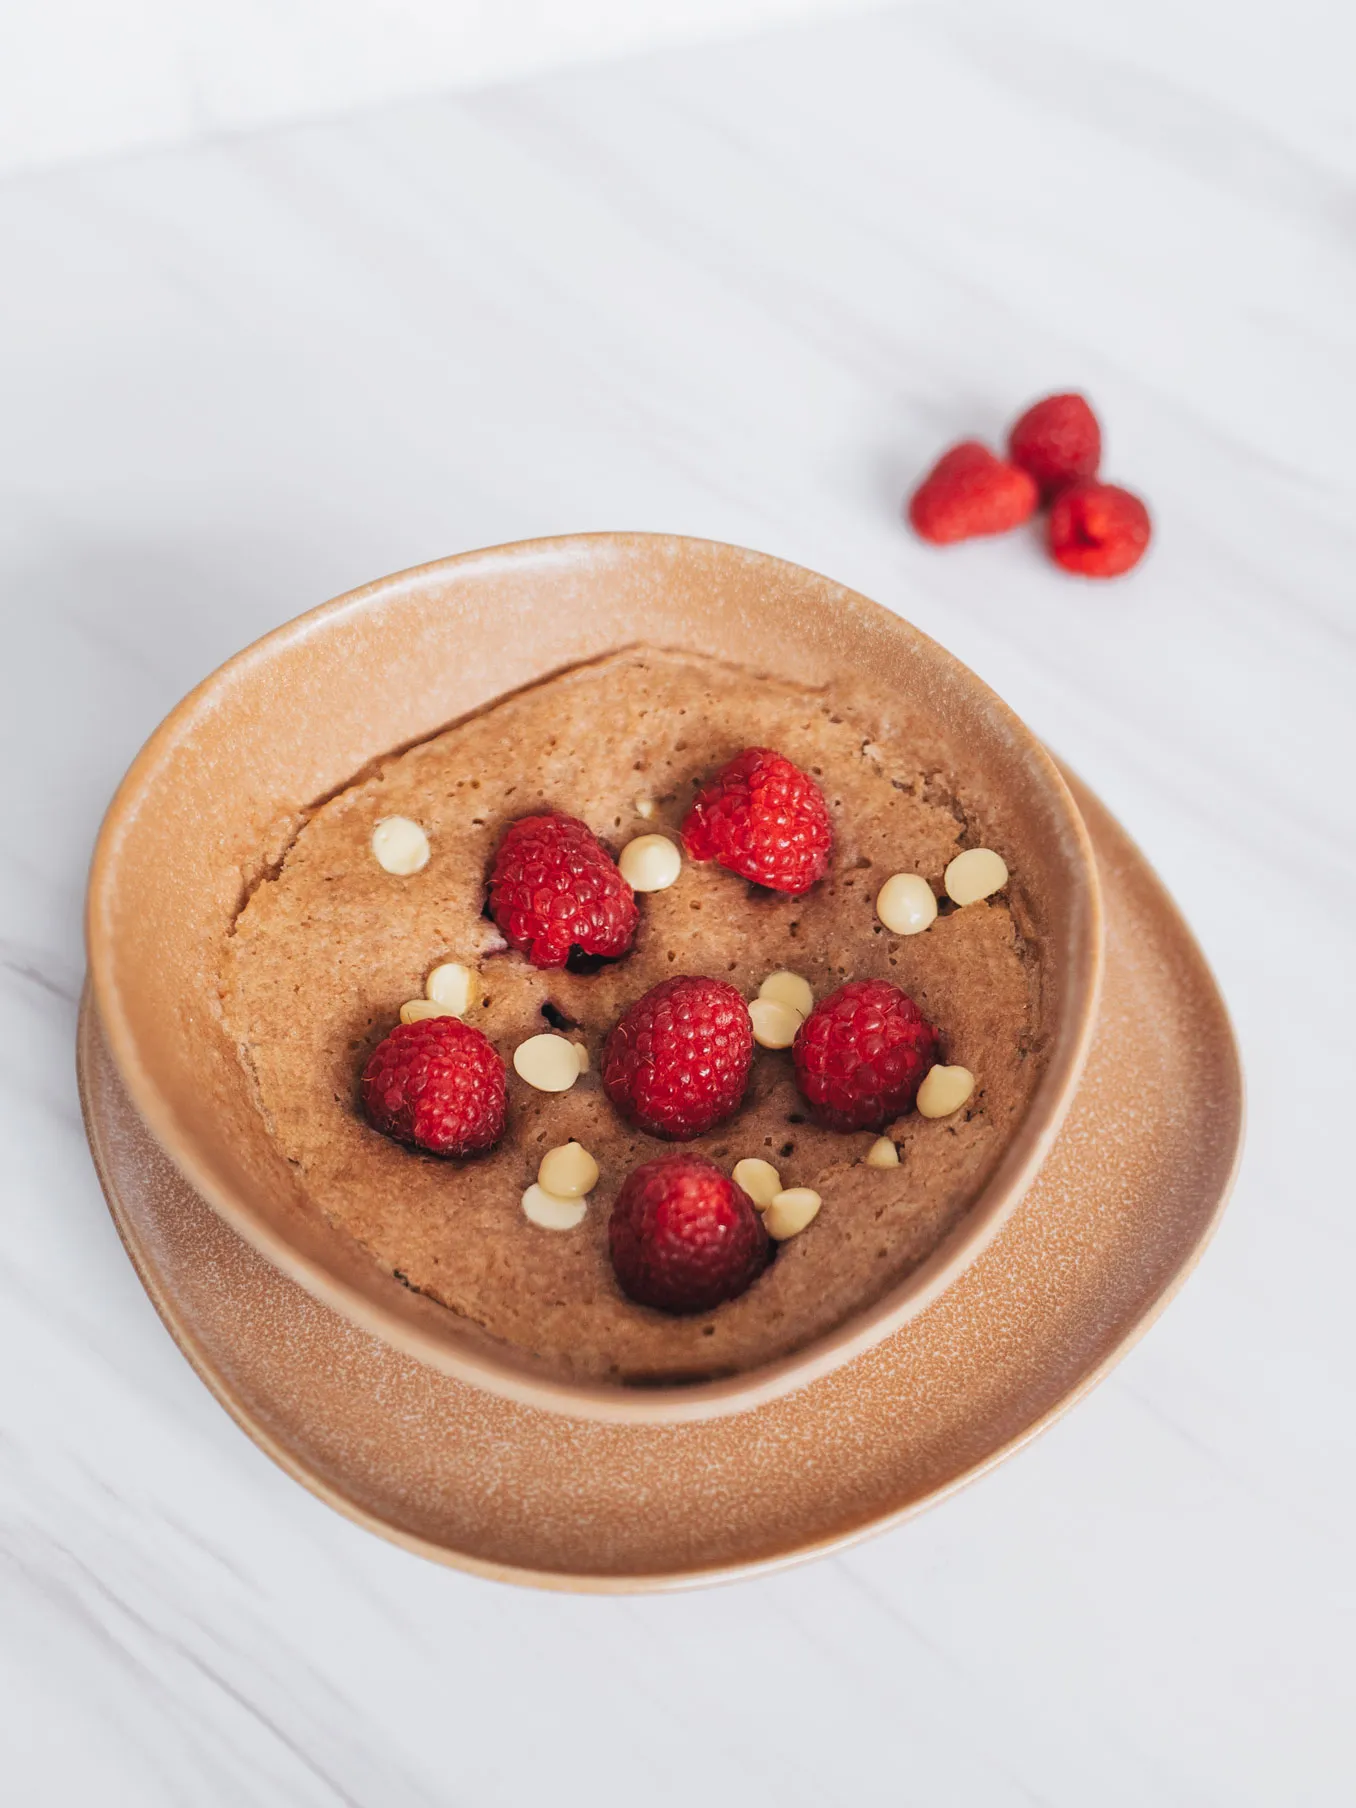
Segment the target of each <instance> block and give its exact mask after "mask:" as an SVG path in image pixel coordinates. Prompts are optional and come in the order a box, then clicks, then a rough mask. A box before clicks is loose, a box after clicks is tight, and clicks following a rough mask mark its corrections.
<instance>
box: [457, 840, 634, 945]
mask: <svg viewBox="0 0 1356 1808" xmlns="http://www.w3.org/2000/svg"><path fill="white" fill-rule="evenodd" d="M489 890H490V896H489V903H490V915H491V916H492V917H493V918H494V920H495V922H496V923H497V924H498V925H499V928H500V930H501V932H502V934H503V935H504V938H505V939H506V941H507V942H508V944H509V946H510V947H511V948H516V949H518V950H519V952H520V953H523V954H526V956H527V958H528V959H529V960H530V961H531V963H532V965H533V966H534V967H563V966H564V965H565V963H566V961H567V960H568V959H569V958H570V955H571V953H572V951H574V950H576V949H577V950H578V951H579V952H580V953H581V954H586V955H594V956H601V957H602V958H604V959H607V960H615V959H616V958H617V957H618V956H619V955H622V954H625V953H626V951H627V949H628V948H629V947H630V946H631V943H632V941H633V940H634V939H635V933H636V925H637V923H638V922H639V920H640V913H639V911H638V909H637V907H636V899H635V893H634V892H633V891H632V890H631V887H630V886H629V885H628V884H627V883H626V881H625V879H623V878H622V876H621V873H620V872H619V871H618V870H617V863H616V861H615V860H613V858H612V856H611V855H610V854H609V853H608V851H607V849H606V848H605V847H604V846H603V845H602V843H601V842H600V841H599V840H598V838H597V836H596V835H595V834H594V833H593V831H592V829H590V828H589V827H588V825H587V824H586V823H583V822H580V820H579V819H578V817H576V816H561V815H555V814H552V815H547V816H524V817H523V818H522V820H521V821H519V822H515V823H511V824H510V825H509V827H508V829H507V830H506V831H505V833H504V839H503V840H502V841H501V842H500V843H499V848H498V851H497V853H496V854H495V857H494V864H493V866H492V867H491V869H490V887H489Z"/></svg>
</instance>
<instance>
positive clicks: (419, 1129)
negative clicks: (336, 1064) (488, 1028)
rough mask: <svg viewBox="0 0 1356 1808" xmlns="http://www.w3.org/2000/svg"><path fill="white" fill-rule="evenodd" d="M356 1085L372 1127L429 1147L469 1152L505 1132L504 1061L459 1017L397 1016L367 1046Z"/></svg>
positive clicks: (443, 1151) (434, 1151)
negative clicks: (416, 1018)
mask: <svg viewBox="0 0 1356 1808" xmlns="http://www.w3.org/2000/svg"><path fill="white" fill-rule="evenodd" d="M359 1090H360V1092H361V1095H362V1102H363V1110H364V1111H365V1112H366V1113H367V1119H368V1122H369V1123H370V1124H371V1125H372V1126H373V1128H374V1129H376V1130H380V1131H382V1132H384V1134H385V1135H387V1136H393V1137H394V1138H395V1139H396V1141H397V1142H400V1143H413V1144H414V1146H415V1148H416V1149H427V1150H428V1151H429V1153H430V1154H432V1155H474V1154H475V1152H476V1151H477V1150H478V1149H488V1148H489V1147H490V1145H491V1143H496V1142H498V1140H499V1138H500V1137H501V1136H502V1135H503V1133H504V1117H505V1113H506V1109H507V1099H508V1082H507V1076H506V1075H505V1073H504V1063H503V1062H502V1061H501V1060H500V1059H499V1056H498V1055H497V1054H496V1053H495V1051H494V1047H493V1045H492V1044H491V1043H490V1042H489V1040H488V1039H487V1038H486V1037H484V1036H482V1035H481V1033H480V1031H479V1030H474V1029H472V1028H471V1026H470V1025H469V1024H466V1023H463V1022H462V1021H461V1019H460V1018H458V1017H423V1018H421V1019H419V1021H418V1022H416V1023H401V1024H398V1025H397V1026H396V1028H395V1029H393V1030H392V1031H391V1033H390V1035H389V1036H387V1037H386V1038H385V1039H384V1040H383V1041H381V1042H379V1043H378V1044H377V1046H376V1047H375V1048H374V1049H373V1051H372V1054H371V1057H370V1058H369V1060H368V1063H367V1066H366V1067H365V1068H364V1069H363V1077H362V1080H361V1082H360V1086H359Z"/></svg>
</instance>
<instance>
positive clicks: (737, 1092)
mask: <svg viewBox="0 0 1356 1808" xmlns="http://www.w3.org/2000/svg"><path fill="white" fill-rule="evenodd" d="M752 1060H753V1026H752V1024H751V1023H750V1022H749V1007H748V1005H747V1004H745V1002H744V999H743V996H742V994H741V993H739V992H737V991H736V990H735V988H734V987H733V986H731V985H727V984H726V983H725V981H724V980H723V979H693V978H689V977H686V976H682V977H679V978H677V979H666V980H664V981H663V983H662V984H660V985H657V986H652V987H651V989H650V990H649V991H648V992H647V993H646V994H645V996H644V997H643V998H638V999H637V1000H636V1002H635V1003H634V1004H633V1005H632V1006H631V1008H630V1010H629V1011H628V1012H627V1013H626V1015H625V1016H624V1017H623V1018H622V1020H621V1022H620V1023H619V1024H617V1026H616V1028H615V1029H614V1030H613V1031H612V1034H611V1035H610V1036H609V1037H608V1039H607V1043H606V1045H605V1047H604V1049H603V1061H602V1076H603V1091H604V1092H605V1093H606V1094H607V1096H608V1098H609V1099H611V1101H612V1103H613V1104H614V1105H615V1106H616V1108H617V1110H618V1111H620V1112H621V1114H622V1116H623V1117H624V1118H627V1119H628V1120H629V1121H630V1122H631V1123H633V1124H635V1125H636V1126H637V1127H638V1128H639V1129H641V1130H646V1131H648V1132H649V1134H650V1135H651V1136H662V1137H665V1138H667V1140H668V1141H670V1142H675V1143H681V1142H686V1141H687V1140H688V1138H689V1137H692V1136H700V1135H701V1133H702V1131H703V1130H709V1129H710V1128H711V1126H712V1125H713V1124H718V1123H719V1122H720V1121H721V1119H722V1118H726V1117H729V1115H730V1113H731V1112H732V1111H734V1110H736V1109H737V1108H738V1106H739V1102H740V1100H741V1099H742V1098H743V1097H744V1088H745V1087H746V1086H747V1085H748V1081H749V1064H750V1063H751V1062H752Z"/></svg>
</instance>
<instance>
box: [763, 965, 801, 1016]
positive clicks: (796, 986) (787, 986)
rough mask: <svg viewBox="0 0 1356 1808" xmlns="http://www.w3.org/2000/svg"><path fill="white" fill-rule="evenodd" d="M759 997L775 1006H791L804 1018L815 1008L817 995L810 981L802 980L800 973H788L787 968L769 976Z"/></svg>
mask: <svg viewBox="0 0 1356 1808" xmlns="http://www.w3.org/2000/svg"><path fill="white" fill-rule="evenodd" d="M758 996H759V997H760V998H770V999H772V1000H773V1002H774V1003H775V1004H789V1005H790V1006H791V1009H792V1010H793V1011H799V1012H800V1014H801V1016H802V1017H808V1016H809V1015H810V1012H811V1011H812V1010H814V1008H815V995H814V993H813V992H812V991H811V990H810V982H809V980H808V979H802V978H801V976H800V974H799V973H788V972H787V970H786V968H785V967H783V968H781V969H780V970H779V971H778V972H776V973H769V974H768V976H767V978H766V979H765V980H764V981H763V983H762V985H761V986H759V988H758Z"/></svg>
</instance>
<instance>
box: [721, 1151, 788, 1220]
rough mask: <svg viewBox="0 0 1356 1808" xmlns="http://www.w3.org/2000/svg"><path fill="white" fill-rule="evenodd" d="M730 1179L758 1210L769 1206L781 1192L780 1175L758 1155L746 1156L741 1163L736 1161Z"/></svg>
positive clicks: (768, 1162)
mask: <svg viewBox="0 0 1356 1808" xmlns="http://www.w3.org/2000/svg"><path fill="white" fill-rule="evenodd" d="M730 1178H731V1179H732V1180H733V1181H734V1183H735V1185H736V1186H740V1187H743V1189H744V1191H745V1192H746V1193H747V1194H748V1196H749V1198H750V1199H752V1201H753V1203H754V1204H755V1205H756V1206H757V1207H758V1208H759V1210H761V1209H762V1208H763V1206H765V1205H771V1204H772V1201H773V1200H774V1199H775V1198H776V1197H777V1195H778V1193H780V1192H781V1190H782V1177H781V1175H780V1174H779V1173H778V1172H777V1170H776V1168H774V1167H773V1165H772V1163H771V1162H770V1161H764V1160H763V1159H762V1157H761V1156H758V1155H746V1156H745V1157H744V1159H743V1161H737V1162H736V1163H735V1165H734V1172H733V1173H732V1174H731V1176H730Z"/></svg>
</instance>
